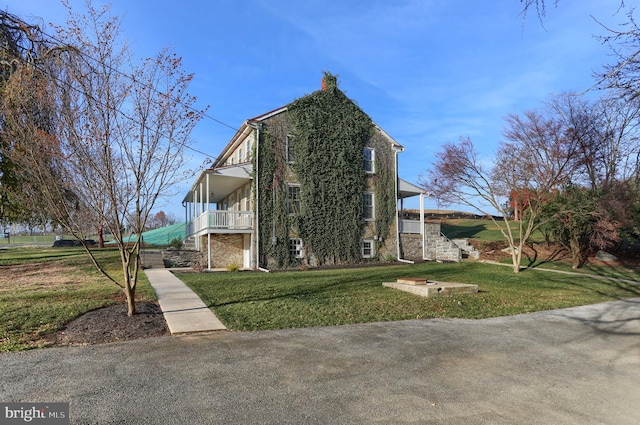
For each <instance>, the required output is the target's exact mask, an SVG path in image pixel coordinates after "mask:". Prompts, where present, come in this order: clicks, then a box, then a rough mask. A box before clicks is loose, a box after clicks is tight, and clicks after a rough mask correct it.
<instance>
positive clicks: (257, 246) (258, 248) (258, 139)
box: [247, 122, 269, 273]
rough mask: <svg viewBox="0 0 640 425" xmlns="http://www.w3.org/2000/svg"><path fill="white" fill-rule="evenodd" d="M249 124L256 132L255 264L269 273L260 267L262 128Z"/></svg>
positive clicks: (257, 124) (258, 125)
mask: <svg viewBox="0 0 640 425" xmlns="http://www.w3.org/2000/svg"><path fill="white" fill-rule="evenodd" d="M247 124H248V125H249V126H250V127H252V128H253V129H254V130H255V131H256V143H255V146H256V168H255V170H254V173H253V175H254V176H255V181H256V190H255V193H254V196H255V202H256V218H255V223H256V226H255V227H256V230H255V234H256V257H255V262H256V270H259V271H261V272H267V273H268V272H269V270H267V269H264V268H262V267H260V172H259V171H260V169H259V164H260V128H261V127H262V125H261V123H252V122H247Z"/></svg>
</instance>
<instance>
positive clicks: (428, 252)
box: [400, 223, 462, 261]
mask: <svg viewBox="0 0 640 425" xmlns="http://www.w3.org/2000/svg"><path fill="white" fill-rule="evenodd" d="M424 231H425V247H426V248H425V259H426V260H439V261H462V251H461V249H460V248H459V247H458V246H457V245H456V244H455V243H453V242H452V241H450V240H449V239H447V238H446V237H445V236H442V233H441V232H440V223H425V224H424ZM400 243H401V251H402V253H403V255H404V258H405V259H407V260H414V261H416V260H422V237H421V235H417V234H406V233H402V234H400Z"/></svg>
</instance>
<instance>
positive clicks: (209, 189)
mask: <svg viewBox="0 0 640 425" xmlns="http://www.w3.org/2000/svg"><path fill="white" fill-rule="evenodd" d="M210 186H211V185H210V183H209V174H207V211H209V210H210V209H211V207H210V205H211V198H210V197H209V196H210V195H211V187H210Z"/></svg>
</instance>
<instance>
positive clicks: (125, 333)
mask: <svg viewBox="0 0 640 425" xmlns="http://www.w3.org/2000/svg"><path fill="white" fill-rule="evenodd" d="M166 335H171V333H170V332H169V328H168V327H167V322H166V321H165V320H164V316H163V314H162V310H160V306H159V305H158V303H157V302H151V301H144V302H137V303H136V314H135V315H134V316H132V317H129V316H127V306H126V304H124V303H120V304H115V305H112V306H109V307H104V308H99V309H96V310H92V311H89V312H87V313H85V314H83V315H82V316H80V317H78V318H77V319H75V320H73V321H71V322H69V324H67V326H66V327H65V328H64V329H63V330H61V331H59V332H57V333H55V334H52V335H50V336H49V337H48V338H47V340H48V343H49V344H47V345H90V344H101V343H106V342H116V341H128V340H133V339H139V338H150V337H157V336H166Z"/></svg>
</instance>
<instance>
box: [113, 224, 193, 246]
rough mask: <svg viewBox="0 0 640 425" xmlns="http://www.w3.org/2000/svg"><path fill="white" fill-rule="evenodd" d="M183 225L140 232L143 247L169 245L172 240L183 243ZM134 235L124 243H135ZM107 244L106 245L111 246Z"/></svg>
mask: <svg viewBox="0 0 640 425" xmlns="http://www.w3.org/2000/svg"><path fill="white" fill-rule="evenodd" d="M185 229H186V226H185V223H176V224H172V225H171V226H167V227H161V228H159V229H153V230H149V231H146V232H142V241H143V242H144V243H145V245H169V244H171V241H172V240H174V239H178V240H180V241H183V240H184V238H185ZM135 241H136V235H131V236H129V237H128V238H125V239H124V242H135ZM112 243H113V242H109V243H108V244H112Z"/></svg>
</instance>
